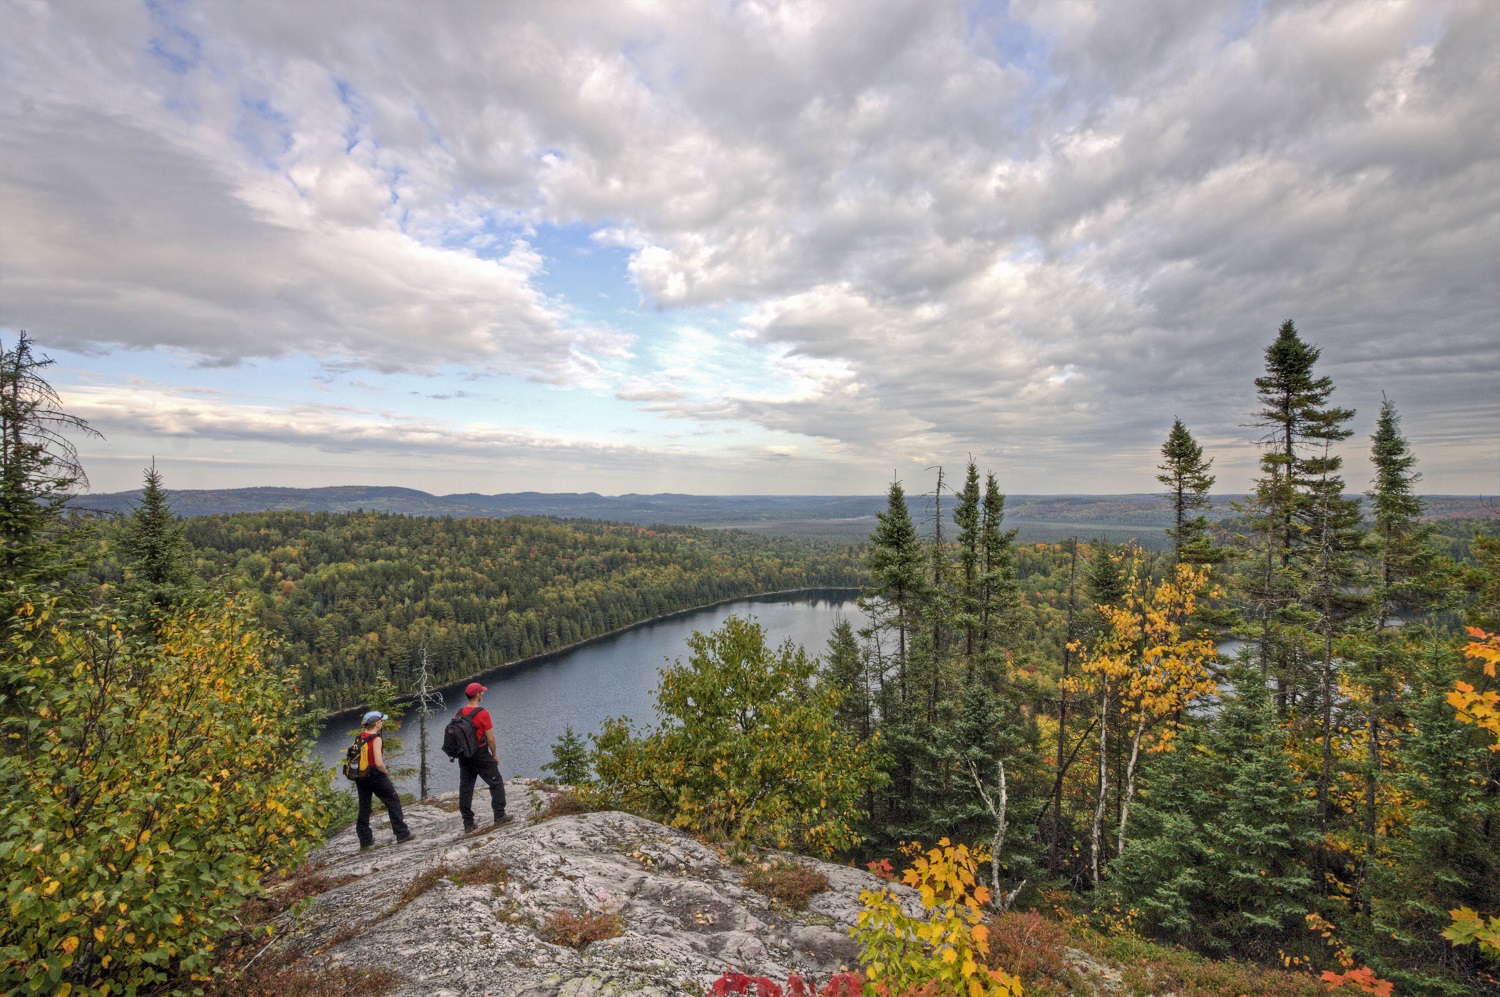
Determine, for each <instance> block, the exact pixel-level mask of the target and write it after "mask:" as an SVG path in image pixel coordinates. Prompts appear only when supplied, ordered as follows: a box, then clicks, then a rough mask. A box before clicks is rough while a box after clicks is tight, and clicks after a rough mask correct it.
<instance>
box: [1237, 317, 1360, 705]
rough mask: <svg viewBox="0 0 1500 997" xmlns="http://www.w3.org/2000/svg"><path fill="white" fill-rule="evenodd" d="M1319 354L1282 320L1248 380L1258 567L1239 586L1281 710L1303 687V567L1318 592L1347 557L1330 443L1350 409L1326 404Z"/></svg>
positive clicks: (1327, 383)
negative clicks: (1254, 439)
mask: <svg viewBox="0 0 1500 997" xmlns="http://www.w3.org/2000/svg"><path fill="white" fill-rule="evenodd" d="M1321 355H1322V352H1321V351H1320V350H1319V349H1318V348H1317V347H1315V346H1311V345H1309V344H1307V343H1305V342H1304V341H1303V340H1302V337H1301V336H1300V335H1299V334H1298V333H1297V327H1296V325H1294V324H1293V323H1292V322H1291V321H1290V320H1288V321H1286V322H1283V323H1282V325H1281V328H1280V329H1279V330H1278V332H1277V335H1276V339H1275V341H1274V342H1272V343H1271V345H1270V346H1268V347H1266V351H1265V361H1266V372H1265V374H1264V375H1263V376H1261V377H1258V378H1256V379H1255V387H1256V390H1257V392H1258V396H1259V399H1260V403H1261V408H1260V410H1259V411H1258V412H1257V413H1256V423H1255V425H1257V426H1259V427H1260V428H1262V429H1263V430H1264V431H1265V432H1264V435H1263V436H1262V437H1261V446H1262V452H1261V459H1260V466H1261V472H1262V474H1261V477H1260V478H1259V479H1258V480H1257V481H1256V483H1255V492H1254V495H1253V497H1252V499H1251V502H1250V504H1249V506H1248V507H1247V509H1246V511H1248V512H1249V513H1250V519H1251V522H1252V526H1253V528H1254V530H1255V531H1256V533H1257V547H1258V550H1257V552H1256V556H1257V558H1258V559H1259V561H1260V563H1259V564H1258V565H1257V567H1256V569H1255V571H1254V580H1253V581H1252V582H1250V583H1249V585H1250V590H1251V594H1252V602H1253V604H1254V610H1255V614H1256V617H1257V619H1258V621H1259V628H1258V629H1259V633H1258V634H1256V638H1257V643H1258V645H1259V652H1260V666H1261V669H1262V672H1263V673H1265V674H1268V675H1271V676H1272V677H1273V678H1274V679H1275V681H1276V704H1277V706H1278V708H1280V709H1282V710H1285V709H1287V708H1288V707H1290V706H1291V705H1293V704H1294V703H1295V701H1296V699H1297V698H1298V697H1299V696H1300V695H1302V694H1304V693H1305V692H1306V691H1307V687H1308V685H1309V675H1308V672H1309V665H1310V661H1311V658H1310V648H1309V647H1308V646H1307V639H1306V637H1307V634H1306V629H1305V624H1306V623H1308V622H1310V618H1309V615H1308V613H1309V612H1310V613H1312V614H1314V615H1316V614H1317V613H1318V612H1319V610H1318V609H1317V608H1316V607H1309V606H1308V605H1307V600H1306V599H1305V596H1306V591H1307V589H1306V585H1305V582H1306V575H1307V570H1306V569H1307V565H1308V563H1309V562H1311V563H1312V565H1313V567H1312V568H1311V572H1312V573H1313V574H1314V575H1315V576H1316V578H1315V580H1314V586H1313V587H1314V588H1315V589H1317V590H1318V593H1319V595H1326V594H1327V593H1328V592H1330V591H1332V589H1331V587H1330V586H1332V585H1333V584H1335V583H1334V581H1333V579H1334V577H1335V576H1336V574H1337V572H1338V571H1341V570H1343V568H1342V561H1341V560H1340V559H1341V558H1343V556H1344V554H1346V553H1347V550H1346V548H1345V547H1344V546H1343V539H1342V538H1341V535H1340V534H1341V531H1343V530H1344V527H1345V523H1346V517H1347V511H1348V508H1347V506H1346V505H1344V504H1342V502H1341V500H1342V484H1343V483H1342V479H1340V478H1339V476H1338V469H1339V463H1338V457H1337V456H1336V455H1334V454H1333V452H1332V450H1331V447H1332V445H1333V444H1334V443H1335V442H1337V441H1339V440H1341V439H1344V438H1345V437H1347V436H1348V435H1349V431H1348V430H1347V429H1345V428H1344V425H1345V423H1347V422H1348V421H1349V420H1350V419H1352V418H1353V417H1354V411H1353V410H1352V409H1340V408H1334V407H1332V406H1330V404H1329V399H1330V397H1331V396H1332V394H1333V380H1332V378H1329V377H1327V376H1315V374H1314V368H1315V366H1316V365H1317V362H1318V359H1319V357H1320V356H1321ZM1309 546H1310V547H1311V548H1312V549H1311V551H1309V549H1308V548H1309ZM1320 558H1321V561H1320V560H1319V559H1320ZM1325 583H1326V584H1325ZM1319 586H1323V587H1321V588H1319Z"/></svg>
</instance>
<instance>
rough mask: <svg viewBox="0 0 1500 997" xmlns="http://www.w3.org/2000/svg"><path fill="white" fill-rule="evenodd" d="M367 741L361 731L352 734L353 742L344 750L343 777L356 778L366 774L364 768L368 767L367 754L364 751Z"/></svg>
mask: <svg viewBox="0 0 1500 997" xmlns="http://www.w3.org/2000/svg"><path fill="white" fill-rule="evenodd" d="M368 743H369V740H367V739H366V738H365V735H364V733H363V732H361V733H359V734H355V735H354V743H353V744H351V745H349V750H348V751H346V752H344V778H346V779H358V778H359V777H360V776H362V775H365V774H366V772H365V770H366V769H368V768H369V767H370V762H369V754H368V753H367V752H366V751H365V745H366V744H368Z"/></svg>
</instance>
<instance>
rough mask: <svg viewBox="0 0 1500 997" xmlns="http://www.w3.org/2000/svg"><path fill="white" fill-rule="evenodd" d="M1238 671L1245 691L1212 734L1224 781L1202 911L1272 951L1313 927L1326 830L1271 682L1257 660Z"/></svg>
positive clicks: (1212, 752)
mask: <svg viewBox="0 0 1500 997" xmlns="http://www.w3.org/2000/svg"><path fill="white" fill-rule="evenodd" d="M1230 678H1231V681H1232V682H1233V684H1234V687H1235V689H1236V694H1235V695H1234V696H1233V697H1232V698H1230V699H1229V700H1228V702H1227V703H1226V704H1225V706H1224V710H1223V712H1222V713H1221V714H1220V716H1219V717H1218V719H1217V721H1216V722H1215V724H1214V726H1213V729H1212V730H1211V732H1210V733H1209V736H1208V737H1207V738H1206V740H1205V743H1206V747H1207V749H1208V754H1209V759H1210V761H1209V762H1208V764H1206V765H1205V766H1204V767H1203V769H1202V770H1201V775H1200V778H1202V779H1203V780H1204V782H1205V783H1206V784H1207V785H1209V786H1212V787H1215V790H1214V792H1215V800H1214V801H1213V804H1212V807H1213V809H1212V812H1211V813H1210V814H1209V815H1208V819H1207V820H1206V821H1205V824H1204V830H1203V837H1202V839H1201V840H1202V841H1203V842H1204V843H1205V845H1206V846H1207V851H1208V853H1209V856H1210V858H1209V863H1210V864H1209V866H1208V868H1207V869H1206V870H1205V876H1204V887H1205V891H1204V900H1203V905H1202V907H1201V909H1200V917H1202V918H1203V919H1204V921H1205V922H1206V924H1208V925H1209V926H1210V927H1211V930H1212V932H1213V934H1214V935H1216V936H1217V937H1219V938H1221V939H1223V940H1225V941H1226V942H1228V943H1230V944H1231V945H1232V946H1233V947H1234V948H1235V949H1237V950H1238V951H1240V952H1242V953H1244V954H1249V955H1254V956H1256V957H1259V958H1267V957H1271V956H1274V955H1275V953H1276V951H1277V945H1278V944H1280V943H1283V942H1284V940H1285V939H1286V938H1287V937H1288V936H1290V935H1292V934H1293V933H1294V932H1300V931H1303V930H1304V928H1305V926H1304V925H1303V923H1302V921H1303V917H1304V915H1305V914H1306V913H1307V912H1308V911H1309V910H1311V909H1312V907H1313V898H1314V893H1313V885H1314V884H1313V879H1312V876H1311V875H1310V874H1309V871H1308V865H1307V857H1308V855H1309V853H1310V852H1311V850H1312V848H1313V847H1314V845H1315V844H1316V842H1317V840H1318V832H1317V830H1316V827H1315V824H1314V821H1313V805H1312V801H1311V800H1309V799H1307V798H1306V796H1304V795H1303V792H1302V785H1301V783H1302V779H1301V776H1300V774H1299V773H1298V771H1297V768H1296V766H1295V765H1293V763H1292V758H1291V756H1290V754H1289V753H1288V750H1287V744H1286V735H1285V733H1284V732H1283V731H1282V730H1281V729H1280V728H1279V727H1278V725H1277V722H1276V714H1275V712H1274V710H1273V709H1272V704H1271V702H1270V700H1269V697H1268V695H1267V690H1266V687H1265V685H1264V684H1263V683H1262V681H1261V680H1260V678H1259V676H1258V675H1257V674H1256V673H1255V672H1254V671H1251V670H1249V669H1244V668H1240V669H1237V670H1236V671H1234V672H1232V673H1231V676H1230Z"/></svg>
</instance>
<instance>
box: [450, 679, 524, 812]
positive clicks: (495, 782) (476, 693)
mask: <svg viewBox="0 0 1500 997" xmlns="http://www.w3.org/2000/svg"><path fill="white" fill-rule="evenodd" d="M488 691H489V690H488V689H486V688H485V687H484V686H482V685H480V684H479V683H478V682H470V683H469V685H468V688H466V689H464V695H465V696H468V697H469V705H468V706H465V707H464V708H463V709H461V710H459V711H458V712H459V714H460V715H462V716H465V717H468V718H469V722H470V723H472V724H473V725H474V733H475V735H477V737H478V739H479V750H478V751H476V752H475V753H474V757H472V758H459V759H458V812H459V813H460V814H462V815H463V818H464V830H465V831H472V830H474V828H475V827H477V826H478V825H477V824H476V823H475V821H474V806H473V803H474V780H475V779H483V780H484V781H485V785H487V786H489V787H490V809H491V811H493V813H494V815H495V823H496V824H508V823H510V822H511V821H512V820H514V819H515V818H513V817H507V816H506V815H505V780H504V779H502V778H500V765H499V763H497V762H496V761H495V755H496V751H495V723H494V721H493V720H491V719H490V711H489V710H486V709H485V708H484V707H482V706H480V705H479V701H480V700H481V699H483V698H484V694H485V693H486V692H488Z"/></svg>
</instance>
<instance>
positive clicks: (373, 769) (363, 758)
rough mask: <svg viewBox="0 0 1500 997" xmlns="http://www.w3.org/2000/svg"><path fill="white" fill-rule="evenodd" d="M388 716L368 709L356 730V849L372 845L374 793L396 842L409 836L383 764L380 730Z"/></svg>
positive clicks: (409, 832) (373, 845) (383, 754)
mask: <svg viewBox="0 0 1500 997" xmlns="http://www.w3.org/2000/svg"><path fill="white" fill-rule="evenodd" d="M389 719H390V718H389V717H387V716H386V715H385V714H384V713H381V712H380V711H379V710H371V711H370V712H369V713H366V714H365V719H364V725H363V726H364V729H363V730H361V731H360V732H359V742H358V743H359V746H360V766H359V771H360V776H359V778H358V779H355V780H354V788H355V789H357V790H358V791H359V819H358V820H356V821H355V822H354V833H355V834H356V835H358V836H359V848H360V851H363V850H365V849H366V848H373V847H375V832H374V831H371V830H370V804H371V797H374V796H378V797H380V802H381V803H384V804H385V812H386V813H387V814H388V815H389V816H390V818H391V833H392V834H394V835H395V836H396V844H398V845H399V844H401V843H402V842H403V841H410V840H411V839H412V833H411V831H410V830H408V829H407V827H406V821H405V820H404V819H403V817H402V814H401V797H400V796H398V795H397V794H396V787H395V786H394V785H392V784H391V774H390V772H388V771H387V770H386V767H385V750H384V749H385V738H383V737H381V736H380V732H381V730H383V729H384V728H385V722H386V721H387V720H389Z"/></svg>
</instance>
